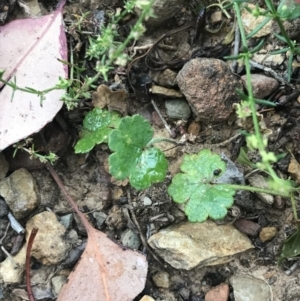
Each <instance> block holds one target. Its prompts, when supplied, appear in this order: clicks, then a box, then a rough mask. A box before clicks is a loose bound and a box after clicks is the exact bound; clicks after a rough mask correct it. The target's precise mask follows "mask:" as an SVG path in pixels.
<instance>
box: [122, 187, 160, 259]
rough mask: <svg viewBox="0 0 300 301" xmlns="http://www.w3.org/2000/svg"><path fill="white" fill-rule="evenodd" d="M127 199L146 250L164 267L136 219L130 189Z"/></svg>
mask: <svg viewBox="0 0 300 301" xmlns="http://www.w3.org/2000/svg"><path fill="white" fill-rule="evenodd" d="M127 199H128V204H129V205H130V207H129V210H130V213H131V217H132V220H133V222H134V224H135V226H136V228H137V229H138V231H139V236H140V239H141V241H142V244H143V246H144V248H145V249H146V250H147V251H148V252H149V253H150V254H151V255H152V256H153V258H154V259H156V260H157V261H158V262H159V263H160V264H162V265H163V264H164V263H163V262H162V261H161V260H160V259H159V258H158V257H157V256H156V255H155V254H154V253H153V251H152V250H151V249H150V247H149V246H148V243H147V241H146V238H145V236H144V234H143V232H142V230H141V227H140V224H139V223H138V221H137V219H136V216H135V213H134V210H133V207H132V200H131V195H130V192H129V189H128V190H127Z"/></svg>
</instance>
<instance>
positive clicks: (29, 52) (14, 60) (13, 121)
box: [0, 2, 68, 150]
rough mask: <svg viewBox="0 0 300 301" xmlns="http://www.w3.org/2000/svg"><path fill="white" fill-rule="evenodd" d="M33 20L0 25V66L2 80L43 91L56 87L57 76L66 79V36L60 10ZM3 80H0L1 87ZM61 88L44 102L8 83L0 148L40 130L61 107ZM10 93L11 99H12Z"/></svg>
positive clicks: (3, 94) (4, 92) (2, 103)
mask: <svg viewBox="0 0 300 301" xmlns="http://www.w3.org/2000/svg"><path fill="white" fill-rule="evenodd" d="M63 5H64V2H61V3H60V6H59V8H58V9H57V10H56V11H54V12H52V13H51V14H49V15H46V16H43V17H41V18H35V19H22V20H15V21H12V22H10V23H8V24H6V25H4V26H2V27H0V40H1V43H0V53H1V64H0V69H4V70H5V73H4V75H3V79H4V80H5V81H14V80H15V81H16V84H17V86H19V87H22V88H25V87H30V88H34V89H35V90H45V89H48V88H51V87H53V86H55V85H56V84H57V83H58V81H59V77H62V78H66V77H67V75H68V71H67V67H66V66H65V65H63V64H62V63H61V62H59V61H58V59H60V60H67V43H66V35H65V32H64V28H63V20H62V17H63V16H62V9H63ZM1 86H3V83H0V87H1ZM63 94H64V90H53V91H51V92H49V93H46V94H45V99H44V101H43V105H42V106H41V105H40V100H39V97H38V96H37V95H35V94H29V93H27V92H23V91H16V92H15V93H14V95H13V89H12V88H11V87H9V86H8V85H6V86H4V87H3V89H2V91H1V94H0V106H1V119H0V150H3V149H5V148H7V147H8V146H9V145H11V144H13V143H15V142H18V141H19V140H21V139H23V138H26V137H28V136H30V135H31V134H33V133H36V132H38V131H39V130H41V129H42V128H43V127H44V126H45V125H46V124H47V123H48V122H50V121H51V120H52V119H53V118H54V117H55V115H56V114H57V112H58V111H59V110H60V109H61V107H62V105H63V102H62V101H60V98H61V97H62V95H63ZM12 95H13V99H12Z"/></svg>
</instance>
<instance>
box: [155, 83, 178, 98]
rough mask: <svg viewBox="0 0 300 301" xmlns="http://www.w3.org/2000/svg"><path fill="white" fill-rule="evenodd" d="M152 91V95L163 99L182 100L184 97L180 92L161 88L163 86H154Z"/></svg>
mask: <svg viewBox="0 0 300 301" xmlns="http://www.w3.org/2000/svg"><path fill="white" fill-rule="evenodd" d="M150 91H151V93H152V94H154V95H159V96H162V97H168V98H182V97H183V95H182V93H181V92H179V91H176V90H174V89H169V88H165V87H161V86H157V85H152V87H151V89H150Z"/></svg>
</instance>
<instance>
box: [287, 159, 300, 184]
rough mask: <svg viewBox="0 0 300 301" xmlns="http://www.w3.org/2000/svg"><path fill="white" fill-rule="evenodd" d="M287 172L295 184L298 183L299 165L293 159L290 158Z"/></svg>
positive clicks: (299, 176) (299, 177) (299, 175)
mask: <svg viewBox="0 0 300 301" xmlns="http://www.w3.org/2000/svg"><path fill="white" fill-rule="evenodd" d="M288 172H289V173H290V174H291V175H292V177H293V179H294V180H295V181H296V182H297V183H300V164H299V163H298V161H297V160H296V159H295V158H294V157H292V158H291V161H290V164H289V168H288Z"/></svg>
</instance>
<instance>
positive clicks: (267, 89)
mask: <svg viewBox="0 0 300 301" xmlns="http://www.w3.org/2000/svg"><path fill="white" fill-rule="evenodd" d="M241 79H242V82H243V84H244V87H245V88H246V86H247V79H246V75H243V76H242V77H241ZM251 84H252V89H253V94H254V97H256V98H264V97H266V96H268V95H270V94H271V93H272V92H273V91H274V90H276V89H277V87H278V85H279V83H278V81H277V80H276V79H274V78H272V77H268V76H265V75H263V74H251Z"/></svg>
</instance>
